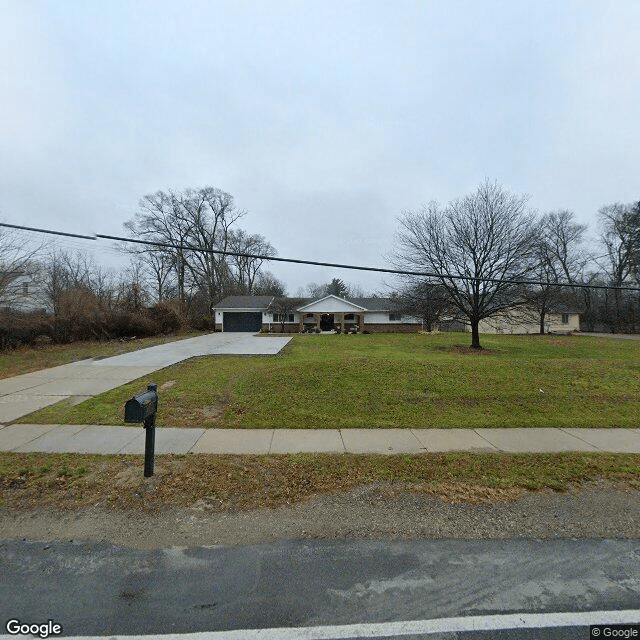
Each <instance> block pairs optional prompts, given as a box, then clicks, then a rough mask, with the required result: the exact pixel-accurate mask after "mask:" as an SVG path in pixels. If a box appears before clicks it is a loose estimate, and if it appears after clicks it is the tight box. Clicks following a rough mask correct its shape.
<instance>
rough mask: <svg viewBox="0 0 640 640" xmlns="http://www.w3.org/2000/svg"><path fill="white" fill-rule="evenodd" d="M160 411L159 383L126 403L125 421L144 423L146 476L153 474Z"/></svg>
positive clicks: (151, 385)
mask: <svg viewBox="0 0 640 640" xmlns="http://www.w3.org/2000/svg"><path fill="white" fill-rule="evenodd" d="M157 412H158V385H157V384H150V385H149V386H148V387H147V390H146V391H145V392H144V393H141V394H139V395H137V396H133V398H131V400H127V402H126V403H125V405H124V421H125V422H142V423H144V429H145V437H144V477H145V478H150V477H151V476H152V475H153V455H154V452H155V446H156V444H155V443H156V413H157Z"/></svg>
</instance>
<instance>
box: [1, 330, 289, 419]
mask: <svg viewBox="0 0 640 640" xmlns="http://www.w3.org/2000/svg"><path fill="white" fill-rule="evenodd" d="M289 340H291V338H284V337H272V336H269V337H259V336H257V335H254V334H251V333H211V334H208V335H205V336H198V337H197V338H188V339H186V340H176V341H175V342H169V343H167V344H161V345H158V346H155V347H148V348H147V349H140V350H139V351H132V352H131V353H125V354H123V355H120V356H114V357H112V358H102V359H100V358H96V359H89V360H80V361H79V362H73V363H71V364H65V365H62V366H60V367H54V368H52V369H43V370H42V371H35V372H34V373H27V374H25V375H22V376H16V377H15V378H6V379H4V380H0V424H8V423H11V422H13V421H14V420H17V419H18V418H21V417H22V416H25V415H27V414H29V413H31V412H33V411H37V410H38V409H42V408H43V407H47V406H49V405H52V404H55V403H56V402H59V401H60V400H64V399H66V398H72V402H78V403H79V402H82V400H86V399H87V398H91V397H92V396H95V395H98V394H100V393H104V392H105V391H109V390H110V389H115V388H116V387H119V386H121V385H123V384H126V383H127V382H131V381H132V380H135V379H137V378H140V377H142V376H147V375H149V374H150V373H153V372H154V371H158V369H164V368H165V367H168V366H170V365H172V364H176V363H178V362H182V361H183V360H188V359H189V358H194V357H196V356H208V355H275V354H277V353H278V352H279V351H280V350H281V349H282V348H283V347H284V346H285V345H286V344H287V343H288V342H289Z"/></svg>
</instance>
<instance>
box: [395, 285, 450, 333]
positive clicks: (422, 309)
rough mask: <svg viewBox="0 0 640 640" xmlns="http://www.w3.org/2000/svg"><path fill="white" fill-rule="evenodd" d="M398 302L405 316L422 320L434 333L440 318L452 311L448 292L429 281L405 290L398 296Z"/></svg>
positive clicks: (427, 328) (428, 329)
mask: <svg viewBox="0 0 640 640" xmlns="http://www.w3.org/2000/svg"><path fill="white" fill-rule="evenodd" d="M397 302H398V306H399V309H400V311H401V313H402V314H403V315H408V316H413V317H414V318H420V319H421V320H422V322H423V324H424V326H425V328H426V330H427V331H433V329H434V328H435V327H436V326H437V324H438V321H439V320H440V318H441V317H442V316H443V315H444V314H447V313H451V310H452V305H451V301H450V299H449V294H448V292H447V290H446V289H445V288H444V287H443V286H442V285H441V284H439V283H437V282H430V281H429V280H424V281H422V282H416V283H414V284H413V285H411V286H408V287H406V288H404V289H403V290H402V291H401V292H400V294H399V295H398V296H397Z"/></svg>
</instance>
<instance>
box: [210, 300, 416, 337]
mask: <svg viewBox="0 0 640 640" xmlns="http://www.w3.org/2000/svg"><path fill="white" fill-rule="evenodd" d="M274 300H275V299H274V298H273V297H272V296H229V297H228V298H225V299H224V300H221V301H220V302H218V303H217V304H216V305H215V307H214V309H213V314H214V319H215V327H216V330H217V331H254V332H255V331H260V330H265V331H275V332H279V331H280V330H281V327H282V326H283V320H284V330H285V332H289V333H297V332H299V331H302V329H307V330H309V329H312V330H313V329H320V330H321V331H332V330H334V329H341V330H342V331H348V330H349V329H351V328H352V327H353V326H354V325H357V326H358V329H359V330H360V331H375V332H398V331H404V332H407V331H411V332H414V331H418V330H419V329H420V328H421V327H422V323H421V321H420V320H419V319H417V318H413V317H410V316H404V315H402V314H401V313H400V312H399V311H398V307H397V303H395V302H394V301H393V300H392V299H390V298H377V297H373V298H340V297H338V296H335V295H328V296H324V297H323V298H320V299H313V298H304V299H297V303H298V304H297V306H295V308H294V309H293V310H292V311H291V312H289V313H287V314H286V317H285V318H284V319H283V318H282V317H281V316H280V315H279V314H278V312H277V311H275V310H274V309H273V308H272V305H273V303H274ZM274 306H275V305H274Z"/></svg>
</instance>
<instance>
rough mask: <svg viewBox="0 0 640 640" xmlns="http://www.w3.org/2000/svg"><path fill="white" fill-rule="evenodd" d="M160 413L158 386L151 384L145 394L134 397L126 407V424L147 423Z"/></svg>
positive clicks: (128, 401)
mask: <svg viewBox="0 0 640 640" xmlns="http://www.w3.org/2000/svg"><path fill="white" fill-rule="evenodd" d="M157 411H158V385H157V384H150V385H149V386H148V387H147V390H146V391H145V392H144V393H140V394H139V395H137V396H133V398H131V400H127V402H126V404H125V405H124V421H125V422H138V423H139V422H145V421H146V420H148V419H149V418H151V417H152V416H155V414H156V413H157Z"/></svg>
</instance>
